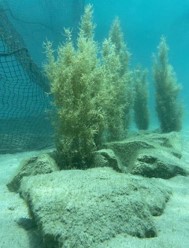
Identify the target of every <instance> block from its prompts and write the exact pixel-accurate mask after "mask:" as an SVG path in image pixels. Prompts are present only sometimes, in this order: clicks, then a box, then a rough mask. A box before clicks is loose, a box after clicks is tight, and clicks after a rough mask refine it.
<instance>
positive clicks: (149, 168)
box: [94, 132, 189, 179]
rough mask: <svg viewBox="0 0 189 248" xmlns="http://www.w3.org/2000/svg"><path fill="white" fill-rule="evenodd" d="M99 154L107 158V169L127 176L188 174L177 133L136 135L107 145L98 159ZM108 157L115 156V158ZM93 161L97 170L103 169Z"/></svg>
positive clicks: (100, 152) (169, 176)
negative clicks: (98, 167)
mask: <svg viewBox="0 0 189 248" xmlns="http://www.w3.org/2000/svg"><path fill="white" fill-rule="evenodd" d="M105 151H107V152H105ZM110 151H111V152H110ZM99 154H101V157H104V160H105V161H106V166H110V167H112V168H114V169H117V170H118V171H121V172H124V173H131V174H137V175H142V176H145V177H156V178H164V179H167V178H171V177H174V176H176V175H178V174H180V175H183V176H186V175H188V174H189V173H188V171H187V170H186V169H185V168H184V164H183V162H182V160H181V157H182V152H181V141H180V137H179V134H178V133H175V132H173V133H168V134H159V133H150V134H142V135H135V136H133V137H130V138H128V139H126V140H123V141H119V142H111V143H106V144H105V145H104V149H103V150H100V151H98V153H97V154H96V155H95V156H97V157H98V156H99ZM107 154H113V157H112V156H110V155H109V156H107ZM112 160H113V161H114V163H112ZM94 161H95V162H94V164H95V167H97V166H102V164H100V163H99V160H97V159H96V160H95V159H94ZM101 161H103V159H102V158H101Z"/></svg>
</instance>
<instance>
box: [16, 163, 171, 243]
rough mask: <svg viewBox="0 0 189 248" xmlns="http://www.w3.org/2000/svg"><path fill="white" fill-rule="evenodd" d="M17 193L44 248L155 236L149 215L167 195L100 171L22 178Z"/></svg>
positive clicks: (153, 185) (156, 186)
mask: <svg viewBox="0 0 189 248" xmlns="http://www.w3.org/2000/svg"><path fill="white" fill-rule="evenodd" d="M20 192H21V195H22V196H23V197H24V199H25V200H26V201H27V203H28V206H29V209H30V212H31V215H32V216H33V219H34V220H35V222H36V224H37V226H38V229H39V230H40V232H41V235H42V236H43V240H44V242H45V245H46V247H48V248H53V247H54V248H55V247H62V248H72V247H77V248H81V247H82V248H85V247H91V248H93V247H97V246H98V245H100V244H101V243H103V242H105V241H107V240H110V239H112V238H113V237H116V236H117V235H119V234H126V235H127V234H129V235H131V236H137V237H141V238H143V237H148V238H150V237H154V236H157V231H156V227H155V225H154V222H153V216H156V215H161V214H162V212H163V210H164V208H165V205H166V202H167V201H168V199H169V196H170V192H169V190H168V189H166V188H165V186H164V187H162V186H161V185H160V183H159V181H158V180H156V179H144V178H142V177H138V176H131V175H127V174H123V173H118V172H116V171H114V170H113V169H111V168H106V167H104V168H93V169H88V170H85V171H83V170H67V171H60V172H53V173H51V174H46V175H36V176H31V177H25V178H23V179H22V183H21V187H20Z"/></svg>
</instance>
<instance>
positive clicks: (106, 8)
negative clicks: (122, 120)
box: [3, 0, 189, 121]
mask: <svg viewBox="0 0 189 248" xmlns="http://www.w3.org/2000/svg"><path fill="white" fill-rule="evenodd" d="M88 3H91V4H92V5H93V7H94V22H95V23H96V36H95V38H96V40H98V41H102V40H103V39H104V38H105V37H107V34H108V31H109V28H110V25H111V23H112V21H113V19H114V18H115V17H116V16H118V17H119V18H120V21H121V25H122V29H123V32H124V36H125V41H126V43H127V45H128V48H129V50H130V52H131V54H132V58H131V61H130V63H131V66H135V65H137V64H141V65H143V66H144V67H146V68H147V69H148V71H149V81H150V83H149V84H150V85H152V84H153V83H152V82H151V81H152V75H151V74H152V69H151V67H152V54H153V53H155V52H156V48H157V46H158V43H159V40H160V37H161V36H162V35H164V36H165V37H166V39H167V43H168V45H169V48H170V51H169V58H170V63H171V64H172V65H173V66H174V69H175V72H176V74H177V78H178V81H179V82H180V84H181V85H182V87H183V90H182V92H181V97H182V101H183V103H184V106H185V116H184V120H185V121H188V119H189V117H188V113H187V108H188V95H189V87H188V65H189V56H188V52H189V51H188V43H189V2H188V0H182V1H180V0H160V1H151V0H145V1H144V0H127V1H125V0H119V1H114V0H103V1H102V0H93V1H87V0H86V1H77V0H76V1H74V0H73V1H69V0H62V1H60V0H56V1H51V0H32V1H31V0H25V1H14V0H9V1H8V0H7V1H3V4H4V6H6V8H7V9H9V10H10V11H7V13H8V15H9V17H10V19H11V20H12V21H13V23H14V25H15V27H16V28H17V30H18V31H19V33H20V34H21V35H22V37H23V39H24V41H25V42H26V45H27V47H28V49H29V51H30V52H31V55H32V57H33V58H34V60H35V62H36V63H38V64H39V65H42V64H43V63H44V61H45V58H44V53H43V49H42V43H43V41H44V40H46V39H49V40H52V41H53V43H54V45H55V47H56V45H57V44H58V43H59V42H61V41H62V39H63V28H64V27H71V29H73V30H74V29H75V27H76V26H77V24H78V22H79V18H80V14H81V13H82V8H83V5H84V4H88ZM151 104H152V103H151Z"/></svg>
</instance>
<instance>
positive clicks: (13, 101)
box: [0, 8, 52, 153]
mask: <svg viewBox="0 0 189 248" xmlns="http://www.w3.org/2000/svg"><path fill="white" fill-rule="evenodd" d="M46 92H48V82H47V80H46V78H45V77H44V75H43V74H42V72H41V71H40V69H39V68H38V67H37V65H36V64H35V63H34V62H33V61H32V59H31V57H30V55H29V53H28V50H27V49H26V46H25V45H24V42H23V40H22V38H21V37H20V36H19V34H18V33H17V32H16V31H15V29H14V27H13V26H12V24H11V23H10V22H9V20H8V18H7V16H6V13H5V11H4V9H3V8H1V9H0V152H1V153H5V152H18V151H24V150H33V149H41V148H46V147H49V146H50V145H52V128H51V125H50V121H49V119H48V118H47V114H46V111H47V110H48V109H49V108H50V99H49V96H48V94H47V93H46Z"/></svg>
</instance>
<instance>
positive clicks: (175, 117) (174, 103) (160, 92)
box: [153, 37, 182, 132]
mask: <svg viewBox="0 0 189 248" xmlns="http://www.w3.org/2000/svg"><path fill="white" fill-rule="evenodd" d="M153 75H154V82H155V90H156V111H157V114H158V118H159V121H160V127H161V130H162V132H171V131H179V130H180V129H181V127H182V105H181V102H180V101H179V99H178V96H179V93H180V89H181V86H180V85H179V84H178V82H177V79H176V75H175V72H174V70H173V67H172V66H171V65H170V64H169V60H168V46H167V43H166V39H165V38H164V37H162V38H161V40H160V44H159V47H158V53H157V55H156V56H155V59H154V65H153Z"/></svg>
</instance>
